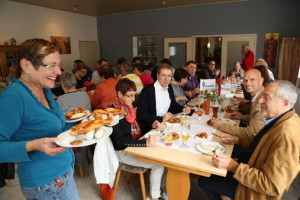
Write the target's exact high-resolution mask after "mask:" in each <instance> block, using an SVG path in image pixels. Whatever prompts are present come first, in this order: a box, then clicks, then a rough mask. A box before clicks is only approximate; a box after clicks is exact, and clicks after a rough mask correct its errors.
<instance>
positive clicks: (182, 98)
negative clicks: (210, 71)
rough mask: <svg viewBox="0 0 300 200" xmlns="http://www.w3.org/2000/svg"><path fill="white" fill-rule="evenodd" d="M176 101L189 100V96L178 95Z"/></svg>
mask: <svg viewBox="0 0 300 200" xmlns="http://www.w3.org/2000/svg"><path fill="white" fill-rule="evenodd" d="M175 100H176V102H178V101H185V102H186V101H188V98H186V96H177V97H175Z"/></svg>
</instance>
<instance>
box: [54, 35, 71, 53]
mask: <svg viewBox="0 0 300 200" xmlns="http://www.w3.org/2000/svg"><path fill="white" fill-rule="evenodd" d="M51 42H55V43H57V45H58V46H59V47H60V54H71V44H70V37H62V36H51Z"/></svg>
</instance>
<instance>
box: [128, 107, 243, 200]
mask: <svg viewBox="0 0 300 200" xmlns="http://www.w3.org/2000/svg"><path fill="white" fill-rule="evenodd" d="M194 109H196V110H197V108H194ZM219 111H220V110H219ZM218 116H219V118H220V119H223V120H227V121H228V120H229V119H228V116H229V113H226V112H225V111H223V112H218ZM211 117H212V109H211V112H210V114H209V115H204V112H203V115H202V116H199V115H198V114H196V113H194V114H193V115H192V116H190V118H189V123H190V127H189V128H190V138H189V140H188V145H189V147H190V148H189V149H182V148H180V144H181V143H182V141H181V140H176V141H175V140H173V143H172V145H171V146H166V145H165V143H164V140H163V139H162V140H161V141H160V142H159V143H157V144H155V145H153V146H150V147H146V148H140V147H128V148H126V149H125V150H124V151H125V152H126V153H129V154H132V155H135V156H137V158H138V159H140V160H142V161H145V162H150V163H154V164H157V165H161V166H164V167H165V168H167V177H166V187H167V193H168V198H169V200H186V199H188V196H189V192H190V174H195V175H198V176H204V177H210V176H211V175H218V176H223V177H225V176H226V175H227V170H226V169H220V168H217V167H215V166H214V165H213V164H212V154H204V153H203V152H200V151H199V148H198V146H197V145H198V144H199V140H197V138H196V135H197V134H199V133H201V132H205V133H207V135H208V137H207V140H208V141H213V142H218V143H221V138H220V137H219V136H220V135H222V132H221V131H219V130H216V129H214V128H213V127H210V126H208V125H207V121H208V120H209V119H211ZM230 122H231V123H232V122H234V124H233V125H236V126H238V125H239V121H238V120H234V121H233V120H230ZM169 125H170V124H169ZM167 126H168V125H167ZM171 126H172V128H171V129H173V130H169V131H176V132H180V126H181V125H177V126H173V125H171ZM169 129H170V128H169ZM157 131H158V130H152V132H154V133H155V132H156V133H157ZM149 133H151V131H150V132H149ZM179 135H180V134H179ZM146 136H147V134H146V135H145V137H146ZM180 137H181V136H180ZM222 145H223V146H224V147H225V148H226V152H224V154H225V155H227V156H229V157H231V154H232V151H233V145H226V144H222Z"/></svg>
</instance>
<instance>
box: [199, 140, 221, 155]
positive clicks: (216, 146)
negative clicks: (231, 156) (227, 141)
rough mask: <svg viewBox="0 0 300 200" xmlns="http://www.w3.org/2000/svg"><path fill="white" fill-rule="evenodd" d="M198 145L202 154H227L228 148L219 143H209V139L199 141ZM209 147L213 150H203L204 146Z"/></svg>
mask: <svg viewBox="0 0 300 200" xmlns="http://www.w3.org/2000/svg"><path fill="white" fill-rule="evenodd" d="M198 141H199V142H198V144H197V149H198V151H200V152H201V153H204V154H208V155H214V154H221V153H225V152H226V147H225V146H224V145H223V144H220V143H218V142H212V141H208V140H207V139H199V140H198ZM201 145H202V146H204V145H207V146H210V147H211V148H212V149H213V150H208V149H206V148H203V147H202V146H201Z"/></svg>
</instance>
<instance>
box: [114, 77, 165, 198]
mask: <svg viewBox="0 0 300 200" xmlns="http://www.w3.org/2000/svg"><path fill="white" fill-rule="evenodd" d="M116 91H117V97H116V98H115V99H114V101H113V106H114V107H115V108H118V109H122V110H124V111H125V113H126V115H125V117H124V118H123V119H121V120H120V122H119V124H117V125H115V126H113V132H112V134H111V135H110V138H111V140H112V143H113V146H114V148H115V150H116V153H117V156H118V158H119V161H120V162H121V163H125V164H128V165H131V166H137V167H144V168H148V169H151V173H150V195H151V197H152V199H158V198H159V197H160V188H161V183H163V184H165V183H164V182H165V181H162V176H163V172H164V167H162V166H159V165H155V164H152V163H148V162H144V161H141V160H139V159H137V157H136V156H134V155H131V154H127V153H125V152H124V151H123V150H124V149H125V148H127V147H147V146H151V145H153V144H155V143H156V142H158V141H160V137H159V136H157V135H156V136H154V135H151V136H149V138H147V139H142V140H139V138H140V137H141V136H142V133H141V130H140V127H139V125H138V123H137V122H136V114H135V109H134V108H133V106H132V103H133V101H134V100H135V94H136V85H135V83H134V82H133V81H131V80H129V79H127V78H122V79H120V80H119V81H118V83H117V85H116Z"/></svg>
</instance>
